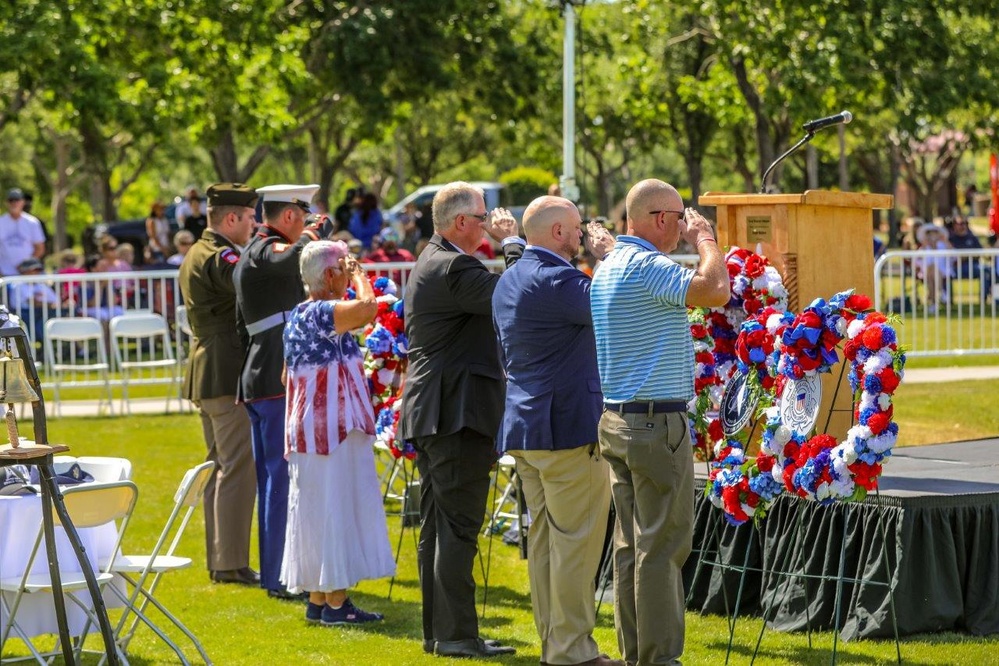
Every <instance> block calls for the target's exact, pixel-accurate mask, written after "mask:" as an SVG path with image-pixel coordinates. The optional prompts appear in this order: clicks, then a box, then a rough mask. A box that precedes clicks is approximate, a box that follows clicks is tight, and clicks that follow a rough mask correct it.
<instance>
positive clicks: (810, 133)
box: [760, 111, 853, 194]
mask: <svg viewBox="0 0 999 666" xmlns="http://www.w3.org/2000/svg"><path fill="white" fill-rule="evenodd" d="M852 120H853V114H852V113H850V112H849V111H840V112H839V113H838V114H836V115H835V116H829V117H828V118H819V119H818V120H810V121H808V122H807V123H805V124H804V125H802V129H804V130H805V136H804V137H803V138H802V139H801V141H799V142H798V143H796V144H794V145H793V146H791V147H790V148H789V149H788V150H787V151H786V152H785V153H784V154H783V155H781V156H780V157H778V158H777V159H775V160H774V161H773V163H772V164H771V165H770V166H768V167H767V170H766V171H764V172H763V178H762V179H761V181H760V194H770V192H769V191H768V190H769V189H770V188H769V187H768V186H767V178H768V177H769V176H770V172H771V171H773V170H774V167H776V166H777V165H778V164H780V163H781V162H783V161H784V160H785V159H787V158H788V157H789V156H790V155H793V154H794V152H795V151H797V150H798V149H799V148H801V147H802V146H803V145H805V144H806V143H808V142H809V141H811V140H812V139H813V138H814V137H815V133H816V132H818V131H819V130H822V129H825V128H826V127H832V126H833V125H845V124H847V123H849V122H850V121H852Z"/></svg>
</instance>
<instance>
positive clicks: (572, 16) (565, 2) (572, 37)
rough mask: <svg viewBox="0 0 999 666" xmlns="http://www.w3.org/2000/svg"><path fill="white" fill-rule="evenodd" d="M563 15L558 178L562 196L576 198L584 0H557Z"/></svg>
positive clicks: (576, 199) (577, 196) (577, 195)
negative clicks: (579, 9) (579, 14)
mask: <svg viewBox="0 0 999 666" xmlns="http://www.w3.org/2000/svg"><path fill="white" fill-rule="evenodd" d="M560 2H561V5H562V15H563V16H564V17H565V35H564V41H563V43H562V175H561V177H559V179H558V184H559V189H561V190H562V196H563V197H565V198H566V199H569V200H570V201H576V202H578V201H579V186H578V185H576V7H575V6H576V5H582V4H584V2H585V0H560Z"/></svg>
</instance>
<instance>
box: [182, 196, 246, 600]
mask: <svg viewBox="0 0 999 666" xmlns="http://www.w3.org/2000/svg"><path fill="white" fill-rule="evenodd" d="M256 203H257V193H256V192H255V191H254V190H253V189H252V188H250V187H247V186H245V185H243V184H242V183H218V184H216V185H212V186H211V187H210V188H208V228H207V229H206V230H205V232H204V233H203V234H202V236H201V238H200V239H199V240H198V241H197V242H196V243H195V244H194V245H193V246H192V247H191V249H190V250H189V251H188V253H187V256H186V257H184V262H183V263H182V264H181V266H180V275H179V280H180V289H181V292H182V293H183V295H184V305H185V306H186V307H187V316H188V320H189V322H190V326H191V331H192V332H193V338H192V340H191V353H190V357H189V358H188V363H187V369H186V372H185V374H184V395H185V396H186V397H187V398H188V399H189V400H191V401H192V402H194V404H195V405H197V407H198V409H199V411H200V413H201V426H202V430H203V431H204V435H205V443H206V444H207V445H208V455H207V459H208V460H211V461H213V462H214V463H215V465H216V469H215V474H214V475H213V476H212V478H211V480H210V481H209V482H208V485H207V487H206V488H205V498H204V502H205V540H206V545H207V550H208V570H209V573H210V576H211V578H212V580H213V581H215V582H218V583H241V584H245V585H258V584H259V582H260V576H259V575H258V574H257V572H256V571H254V570H253V569H251V568H250V566H249V565H250V561H249V557H250V528H251V524H252V522H253V501H254V497H255V494H256V489H257V480H256V473H255V471H254V464H253V448H252V444H251V438H250V419H249V416H248V415H247V413H246V410H245V409H244V408H243V407H242V405H240V404H238V403H237V402H236V389H237V385H238V383H239V371H240V367H241V365H242V360H243V356H244V355H245V352H246V345H245V344H244V342H243V339H242V336H241V334H240V332H239V330H238V329H237V325H236V290H235V287H234V286H233V273H234V272H235V269H236V262H237V261H238V260H239V254H240V247H242V246H244V245H246V244H247V243H248V242H249V240H250V235H251V234H252V232H253V222H254V217H253V216H254V206H255V205H256Z"/></svg>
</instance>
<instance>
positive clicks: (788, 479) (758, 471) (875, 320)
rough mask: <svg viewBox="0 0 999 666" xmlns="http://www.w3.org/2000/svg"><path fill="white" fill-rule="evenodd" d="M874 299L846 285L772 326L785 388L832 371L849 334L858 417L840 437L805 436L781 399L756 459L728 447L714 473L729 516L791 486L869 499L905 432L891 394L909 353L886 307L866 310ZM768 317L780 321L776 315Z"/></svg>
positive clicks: (711, 493) (812, 494)
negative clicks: (794, 427) (787, 421)
mask: <svg viewBox="0 0 999 666" xmlns="http://www.w3.org/2000/svg"><path fill="white" fill-rule="evenodd" d="M870 307H871V303H870V299H868V298H867V297H866V296H861V295H855V294H853V293H852V291H846V292H841V293H839V294H836V295H835V296H834V297H833V298H832V299H830V301H829V303H825V302H824V301H822V300H821V299H819V300H817V301H815V302H814V303H813V304H812V305H811V306H809V308H806V310H805V312H803V313H802V314H801V315H799V316H798V317H795V318H794V321H793V322H791V323H790V324H788V325H786V326H784V327H783V328H782V329H781V327H780V326H773V328H774V329H775V330H779V339H778V340H776V341H775V343H774V351H773V354H774V355H778V358H777V359H776V361H775V362H774V361H773V360H772V361H771V364H772V365H771V367H776V368H777V369H778V372H779V376H778V378H777V389H778V391H779V389H780V388H781V385H782V384H783V383H784V382H785V381H786V380H787V379H799V378H801V377H803V376H805V375H810V374H815V373H820V372H828V371H829V370H830V368H831V366H832V365H833V364H834V363H835V362H836V361H837V359H838V356H837V354H836V345H837V344H838V342H839V341H840V340H842V339H843V337H844V336H846V337H847V338H848V341H847V343H846V344H845V346H844V350H843V353H844V356H845V357H846V359H847V360H849V361H850V363H851V370H850V375H849V380H850V385H851V387H852V389H853V393H854V396H855V397H856V395H857V393H858V391H859V394H860V398H859V400H858V401H856V406H855V413H854V417H855V418H856V419H857V424H856V425H854V426H853V427H852V428H850V430H849V431H848V432H847V436H846V440H845V441H843V442H840V443H837V442H836V440H835V438H834V437H832V436H829V435H815V436H813V437H811V438H810V439H806V437H805V436H804V435H800V434H797V433H794V432H792V431H791V429H789V428H788V427H787V426H785V425H784V424H783V423H782V422H781V416H780V410H779V409H778V408H777V407H769V408H767V409H766V410H765V415H766V425H765V427H764V433H763V441H762V443H761V447H760V452H759V454H758V455H757V457H756V459H755V460H753V459H749V460H747V459H746V457H745V455H744V453H743V452H742V450H740V449H738V448H737V447H735V446H732V447H729V448H727V449H726V450H725V452H726V455H725V457H724V458H723V459H722V460H720V461H719V462H718V463H716V464H715V465H714V469H712V471H711V473H710V476H709V483H708V486H707V488H706V494H707V495H708V497H709V499H710V500H711V502H712V503H713V504H714V505H715V506H717V507H719V508H721V509H723V511H724V512H725V517H726V519H727V520H728V521H729V522H730V523H732V524H735V525H741V524H743V523H745V522H746V521H748V520H750V519H753V520H754V521H756V520H759V519H760V518H762V517H763V516H764V515H765V513H766V511H767V509H768V508H769V506H770V504H771V503H772V502H773V500H774V499H776V497H777V496H778V495H779V494H780V493H781V492H782V491H783V490H785V489H787V490H788V491H789V492H793V493H795V494H797V495H799V496H801V497H809V498H812V499H815V500H817V501H819V502H822V503H829V502H833V501H837V500H839V501H859V500H862V499H863V498H864V497H865V496H866V494H867V492H868V491H869V490H871V489H873V488H874V487H876V485H877V479H878V477H879V476H880V474H881V471H882V465H883V462H884V460H885V459H886V458H887V457H888V456H890V455H891V450H892V448H893V447H894V445H895V442H896V441H897V438H898V425H897V424H896V423H894V422H893V421H892V420H891V419H892V414H893V410H892V404H891V399H892V395H893V394H894V392H895V389H896V388H897V387H898V385H899V383H900V382H901V380H902V376H903V368H904V365H905V354H904V351H903V350H902V349H901V348H900V347H899V345H898V339H897V335H896V333H895V330H894V328H893V327H892V326H891V325H890V324H889V323H888V321H887V319H886V318H885V316H884V315H883V314H881V313H879V312H873V311H867V310H868V309H869V308H870ZM767 321H768V323H775V322H774V320H773V319H772V317H768V318H767ZM756 323H757V324H758V323H759V322H756ZM747 328H748V329H749V332H752V331H753V330H757V329H755V328H753V327H752V326H750V327H747ZM768 328H770V327H768ZM744 344H745V345H746V346H747V348H749V347H751V345H749V344H748V343H746V342H744ZM756 356H758V354H757V355H756ZM756 356H754V358H756ZM755 363H757V362H755V361H754V364H755ZM756 369H757V370H759V367H758V366H757V368H756Z"/></svg>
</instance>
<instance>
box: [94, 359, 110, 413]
mask: <svg viewBox="0 0 999 666" xmlns="http://www.w3.org/2000/svg"><path fill="white" fill-rule="evenodd" d="M101 376H102V377H103V379H104V394H105V395H106V396H107V401H108V416H114V394H113V393H112V392H111V378H110V377H108V371H107V370H104V371H102V372H101ZM97 413H98V414H100V413H101V402H98V403H97Z"/></svg>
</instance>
